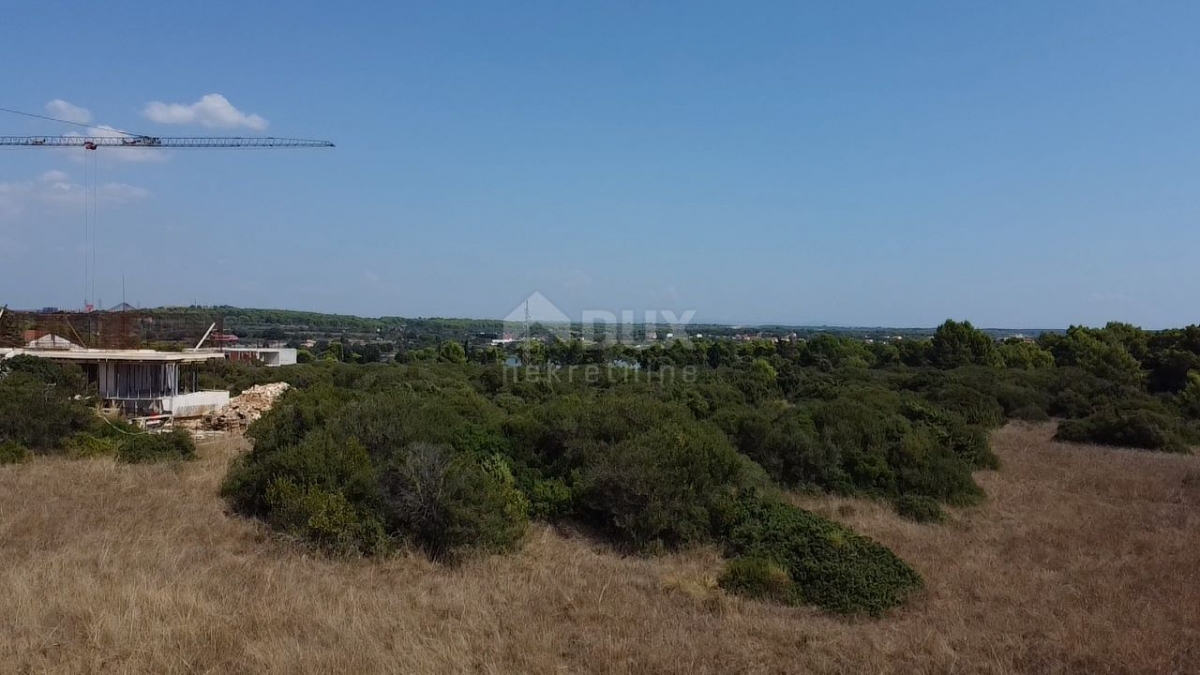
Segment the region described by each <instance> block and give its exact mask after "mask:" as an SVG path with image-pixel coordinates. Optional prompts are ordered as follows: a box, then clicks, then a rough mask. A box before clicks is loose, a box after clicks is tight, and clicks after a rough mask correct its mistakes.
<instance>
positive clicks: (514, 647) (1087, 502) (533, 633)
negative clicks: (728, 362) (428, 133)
mask: <svg viewBox="0 0 1200 675" xmlns="http://www.w3.org/2000/svg"><path fill="white" fill-rule="evenodd" d="M1052 435H1053V428H1052V427H1051V426H1046V425H1043V426H1032V427H1031V426H1023V425H1010V426H1007V427H1005V428H1003V429H1001V430H999V431H997V432H996V433H995V434H994V435H993V447H994V449H995V451H996V453H997V454H998V455H999V456H1000V458H1001V460H1002V462H1003V468H1002V469H1001V470H1000V471H985V472H980V473H978V474H976V477H977V480H978V482H979V483H980V485H981V486H983V488H984V489H985V490H986V492H987V495H988V498H987V500H986V501H985V502H983V504H982V505H980V506H976V507H970V508H961V509H947V516H948V518H947V522H946V524H944V525H935V526H930V525H921V524H917V523H914V522H911V521H907V520H904V519H902V518H901V517H900V516H898V515H896V513H895V512H894V511H893V509H892V507H891V505H890V504H888V503H885V502H870V501H864V500H859V499H841V498H832V497H808V496H805V497H797V498H796V500H797V503H799V504H801V505H803V506H805V507H807V508H811V509H813V510H815V511H817V512H819V513H821V514H823V515H826V516H828V517H830V518H833V519H835V520H838V521H840V522H843V523H846V524H847V525H850V526H851V527H853V528H854V529H855V530H856V531H858V532H860V533H862V534H864V535H867V536H870V537H872V538H874V539H876V540H878V541H880V542H881V543H883V544H885V545H887V546H888V547H889V548H891V549H892V550H894V551H895V552H896V553H897V554H899V555H900V556H902V557H903V558H904V559H905V560H906V561H908V562H909V563H910V564H912V565H913V567H915V568H916V569H917V570H918V571H919V572H920V573H921V574H922V576H924V578H925V589H924V590H923V591H921V592H920V593H919V594H918V595H917V596H916V597H915V598H913V599H912V600H911V601H910V602H909V603H908V604H907V605H905V606H904V607H903V608H901V609H899V610H896V611H893V612H891V613H889V614H887V615H886V617H885V618H883V619H881V620H871V619H850V620H847V619H842V618H838V617H835V616H831V615H827V614H823V613H821V612H820V611H817V610H814V609H810V608H788V607H782V606H776V605H770V604H765V603H758V602H753V601H749V600H746V599H742V598H737V597H734V596H730V595H726V594H724V593H722V592H721V591H720V590H719V589H718V588H717V586H716V579H717V576H718V575H719V574H720V571H721V569H722V561H721V558H720V556H719V554H718V552H717V551H716V550H715V549H711V548H697V549H691V550H688V551H686V552H683V553H676V554H669V555H665V556H661V557H652V558H646V557H636V556H626V557H622V556H620V555H617V554H616V553H614V552H612V550H611V549H610V548H608V547H606V546H604V545H600V544H597V543H595V541H594V540H593V539H591V538H589V537H586V536H583V535H579V534H576V533H573V532H571V531H569V530H562V529H556V528H552V527H548V526H544V525H535V526H533V527H532V528H531V531H530V534H529V535H528V537H527V540H526V543H525V545H524V548H523V549H522V550H521V551H520V552H518V553H515V554H512V555H507V556H490V557H482V558H474V559H471V560H468V561H466V562H464V563H462V564H461V565H457V566H442V565H438V564H435V563H431V562H429V561H428V559H427V558H426V557H425V556H423V555H420V554H417V553H413V554H409V555H403V554H402V555H398V556H396V557H392V558H387V559H382V560H366V559H344V558H331V557H327V556H323V555H319V554H314V553H313V552H312V551H311V550H310V549H306V548H304V547H301V546H297V545H293V544H291V543H289V542H287V541H284V540H283V539H281V538H280V537H278V536H276V535H274V534H272V533H270V532H269V531H268V529H267V528H266V527H265V526H264V525H262V524H261V523H258V522H255V521H252V520H249V519H244V518H240V517H236V516H230V515H228V513H227V508H226V505H225V503H224V502H223V501H222V500H221V499H220V498H219V496H218V495H217V491H218V488H219V485H220V482H221V480H222V479H223V477H224V475H225V470H226V467H227V465H228V462H229V460H230V459H231V458H232V457H233V456H234V455H235V454H236V453H238V452H239V451H240V441H239V440H237V439H233V438H226V439H216V440H209V441H205V442H202V443H201V444H200V447H199V451H198V454H199V457H198V459H197V460H195V461H192V462H184V463H167V464H157V465H126V464H117V463H115V462H114V461H113V460H112V459H108V458H97V459H88V460H69V459H65V458H48V457H38V458H34V459H32V460H31V461H29V462H26V463H23V464H18V465H6V466H0V663H2V664H4V666H3V669H4V670H6V671H9V670H10V671H11V672H116V673H197V672H222V673H289V674H291V673H328V672H395V673H426V672H428V673H435V672H436V673H456V672H461V673H468V672H469V673H517V672H528V673H559V672H598V673H780V672H787V673H791V672H797V673H799V672H807V673H846V674H852V673H853V674H856V675H857V674H860V673H897V674H900V673H905V674H907V673H931V674H932V673H1129V674H1138V675H1141V674H1146V673H1187V672H1195V669H1196V664H1197V663H1200V565H1197V561H1198V560H1200V558H1198V557H1197V554H1198V552H1200V457H1190V456H1175V455H1163V454H1154V453H1146V452H1130V451H1120V450H1111V449H1102V448H1098V447H1091V446H1074V445H1067V444H1061V443H1056V442H1054V441H1052V440H1051V437H1052Z"/></svg>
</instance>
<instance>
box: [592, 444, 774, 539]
mask: <svg viewBox="0 0 1200 675" xmlns="http://www.w3.org/2000/svg"><path fill="white" fill-rule="evenodd" d="M582 464H583V468H582V469H580V471H579V479H578V482H577V484H576V486H575V492H576V494H577V495H578V500H579V510H578V513H579V515H580V516H581V517H582V518H583V519H584V520H586V521H588V522H590V523H591V524H593V525H595V526H597V527H599V528H600V529H602V530H603V531H605V532H608V533H609V534H610V535H611V536H612V537H613V538H614V539H616V540H618V541H621V542H623V543H627V544H631V545H633V546H634V547H635V548H649V549H657V548H660V547H675V546H679V545H683V544H689V543H695V542H702V541H710V540H711V539H712V538H713V536H714V531H715V527H714V526H715V523H716V514H717V509H718V508H719V507H720V505H721V504H722V503H723V502H724V500H726V499H727V498H728V497H729V495H731V494H732V493H733V492H734V491H736V490H739V489H745V488H749V487H753V486H759V485H762V484H763V483H765V476H763V475H762V472H761V470H759V469H758V468H757V467H755V466H753V465H752V463H750V462H748V461H746V460H745V458H743V457H741V456H739V455H738V453H737V451H735V450H734V449H733V447H732V446H731V445H730V444H729V441H728V439H726V438H725V436H724V434H722V433H721V432H720V431H719V430H717V429H716V428H715V427H711V426H708V425H705V424H701V423H696V422H692V423H690V424H681V425H679V426H669V427H662V428H659V429H654V430H651V431H648V432H646V433H643V434H639V435H637V436H634V437H632V438H629V439H626V440H624V441H622V442H620V443H617V444H615V445H612V446H604V445H600V446H596V447H594V448H592V449H591V450H589V451H588V452H587V453H586V455H585V456H584V458H583V459H582Z"/></svg>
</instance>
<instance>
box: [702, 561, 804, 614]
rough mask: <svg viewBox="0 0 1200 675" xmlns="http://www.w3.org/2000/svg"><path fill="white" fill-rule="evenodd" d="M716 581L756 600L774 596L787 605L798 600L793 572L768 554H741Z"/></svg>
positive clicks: (731, 590) (773, 597)
mask: <svg viewBox="0 0 1200 675" xmlns="http://www.w3.org/2000/svg"><path fill="white" fill-rule="evenodd" d="M717 585H718V586H720V587H721V588H724V589H725V590H727V591H729V592H730V593H736V594H738V595H744V596H746V597H748V598H753V599H755V600H772V601H774V602H778V603H782V604H785V605H793V604H797V603H798V602H799V598H798V597H796V584H795V583H793V582H792V577H791V575H789V574H788V571H787V570H786V569H784V568H783V567H782V566H780V565H779V563H777V562H775V561H773V560H770V559H768V558H757V557H749V556H742V557H738V558H734V559H733V560H730V561H729V562H728V563H727V564H726V565H725V570H724V571H722V572H721V576H720V577H718V578H717Z"/></svg>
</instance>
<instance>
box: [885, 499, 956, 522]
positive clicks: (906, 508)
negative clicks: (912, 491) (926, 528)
mask: <svg viewBox="0 0 1200 675" xmlns="http://www.w3.org/2000/svg"><path fill="white" fill-rule="evenodd" d="M895 507H896V513H897V514H899V515H900V517H901V518H906V519H908V520H911V521H913V522H917V523H941V522H945V520H946V512H945V511H943V510H942V505H941V504H939V503H938V502H937V500H936V499H933V498H932V497H925V496H923V495H901V496H900V497H898V498H897V499H896V502H895Z"/></svg>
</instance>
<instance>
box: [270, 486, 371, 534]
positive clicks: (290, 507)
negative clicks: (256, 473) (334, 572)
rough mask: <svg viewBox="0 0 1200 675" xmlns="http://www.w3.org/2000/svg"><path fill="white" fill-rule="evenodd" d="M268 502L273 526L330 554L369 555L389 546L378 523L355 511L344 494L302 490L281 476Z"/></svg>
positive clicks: (365, 514)
mask: <svg viewBox="0 0 1200 675" xmlns="http://www.w3.org/2000/svg"><path fill="white" fill-rule="evenodd" d="M266 502H267V504H268V506H270V509H271V511H270V514H271V515H270V521H271V524H273V525H274V526H276V527H278V528H280V529H282V530H284V531H287V532H290V533H292V534H294V535H297V536H301V537H304V538H306V539H308V540H310V541H312V542H314V543H316V544H317V545H319V546H322V547H324V548H327V549H329V550H333V551H337V552H341V553H352V552H360V551H361V552H367V553H369V552H374V551H377V550H380V549H382V548H383V547H384V546H385V544H386V541H387V535H386V534H385V533H384V531H383V524H382V523H381V522H380V521H379V519H378V518H377V517H376V516H375V515H374V514H372V513H369V512H365V511H364V510H362V509H360V508H357V507H355V506H354V505H353V504H351V503H350V501H349V500H347V499H346V496H345V495H343V494H342V493H341V492H336V491H330V490H325V489H322V488H319V487H316V486H312V485H308V486H299V485H296V483H295V482H293V481H292V479H291V478H287V477H283V476H280V477H278V478H275V479H274V480H272V481H271V482H270V484H268V486H267V492H266Z"/></svg>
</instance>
